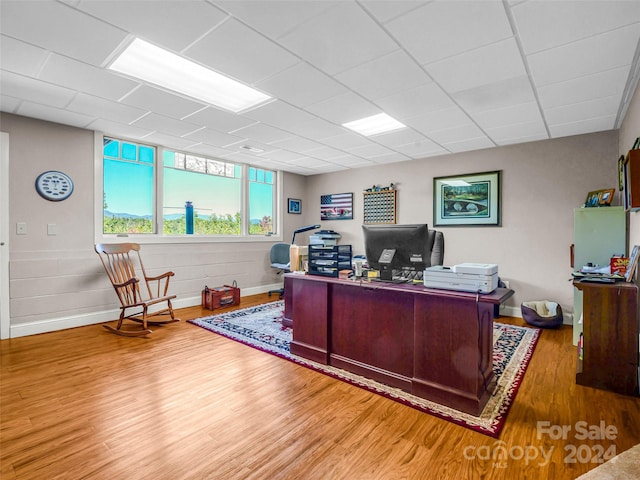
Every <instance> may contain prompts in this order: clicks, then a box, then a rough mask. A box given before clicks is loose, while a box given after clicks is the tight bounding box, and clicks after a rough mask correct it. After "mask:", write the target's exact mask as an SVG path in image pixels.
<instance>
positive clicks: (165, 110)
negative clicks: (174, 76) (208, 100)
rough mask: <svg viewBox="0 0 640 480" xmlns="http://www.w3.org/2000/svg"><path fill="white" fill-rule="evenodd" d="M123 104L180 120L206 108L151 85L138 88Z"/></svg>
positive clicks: (124, 99)
mask: <svg viewBox="0 0 640 480" xmlns="http://www.w3.org/2000/svg"><path fill="white" fill-rule="evenodd" d="M122 103H126V104H127V105H133V106H136V107H139V108H143V109H145V110H152V111H154V112H156V113H160V114H162V115H167V116H168V117H171V118H178V119H180V118H184V117H186V116H188V115H191V114H193V113H195V112H197V111H199V110H202V109H203V108H205V107H206V105H205V104H203V103H198V102H196V101H194V100H190V99H187V98H184V97H181V96H179V95H174V94H173V93H170V92H167V91H165V90H161V89H159V88H155V87H152V86H149V85H141V86H140V87H139V88H136V89H135V90H134V91H133V92H131V93H130V94H128V95H127V96H126V97H124V98H123V99H122Z"/></svg>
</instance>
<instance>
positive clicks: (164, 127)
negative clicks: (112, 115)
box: [132, 113, 198, 143]
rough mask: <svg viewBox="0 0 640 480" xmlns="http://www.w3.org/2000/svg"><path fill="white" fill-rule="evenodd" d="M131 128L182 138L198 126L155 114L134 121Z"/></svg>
mask: <svg viewBox="0 0 640 480" xmlns="http://www.w3.org/2000/svg"><path fill="white" fill-rule="evenodd" d="M132 125H133V126H135V127H138V128H146V129H147V130H153V131H158V132H160V133H163V134H167V135H172V136H175V137H182V136H183V135H186V134H187V133H190V132H193V131H195V130H197V129H198V125H195V124H193V123H187V122H182V121H180V120H175V119H173V118H170V117H165V116H164V115H158V114H157V113H150V114H149V115H145V116H144V117H142V118H140V119H138V120H136V121H135V122H134V123H133V124H132ZM192 143H193V141H192Z"/></svg>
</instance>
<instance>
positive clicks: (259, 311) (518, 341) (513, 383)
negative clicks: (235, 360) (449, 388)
mask: <svg viewBox="0 0 640 480" xmlns="http://www.w3.org/2000/svg"><path fill="white" fill-rule="evenodd" d="M283 309H284V302H283V301H282V300H280V301H277V302H271V303H266V304H263V305H259V306H257V307H249V308H243V309H239V310H233V311H230V312H226V313H220V314H217V315H211V316H208V317H203V318H197V319H195V320H189V323H193V324H194V325H197V326H199V327H202V328H205V329H207V330H210V331H212V332H215V333H218V334H220V335H223V336H225V337H228V338H231V339H233V340H236V341H238V342H241V343H244V344H246V345H249V346H251V347H253V348H257V349H259V350H262V351H265V352H268V353H271V354H273V355H277V356H279V357H282V358H285V359H287V360H290V361H293V362H296V363H298V364H300V365H304V366H306V367H308V368H311V369H313V370H316V371H318V372H322V373H324V374H325V375H329V376H332V377H334V378H337V379H339V380H342V381H344V382H348V383H350V384H352V385H356V386H358V387H361V388H365V389H367V390H369V391H371V392H374V393H377V394H379V395H383V396H385V397H387V398H390V399H392V400H395V401H397V402H400V403H403V404H405V405H408V406H411V407H413V408H415V409H418V410H420V411H423V412H425V413H429V414H431V415H435V416H437V417H440V418H443V419H445V420H448V421H450V422H454V423H456V424H458V425H462V426H464V427H467V428H470V429H473V430H476V431H478V432H481V433H484V434H486V435H489V436H492V437H496V438H497V437H498V436H499V435H500V431H501V430H502V427H503V426H504V422H505V419H506V415H507V413H508V411H509V408H510V407H511V405H512V403H513V400H514V398H515V396H516V393H517V391H518V388H519V387H520V383H521V382H522V378H523V376H524V373H525V371H526V369H527V366H528V365H529V361H530V360H531V355H532V354H533V350H534V349H535V346H536V343H537V341H538V337H539V335H540V330H538V329H534V328H528V327H518V326H514V325H505V324H501V323H496V322H494V330H493V341H494V343H493V370H494V373H495V375H496V378H497V389H496V393H495V394H494V395H492V396H491V397H490V399H489V402H488V403H487V405H486V406H485V408H484V410H483V411H482V413H481V414H480V416H478V417H476V416H473V415H470V414H468V413H464V412H460V411H458V410H455V409H453V408H450V407H446V406H444V405H440V404H438V403H434V402H431V401H429V400H426V399H424V398H421V397H417V396H415V395H412V394H410V393H407V392H405V391H403V390H400V389H398V388H394V387H389V386H387V385H384V384H382V383H379V382H376V381H373V380H370V379H368V378H365V377H362V376H360V375H356V374H354V373H350V372H347V371H345V370H341V369H339V368H335V367H332V366H330V365H322V364H319V363H316V362H312V361H310V360H307V359H305V358H301V357H298V356H296V355H292V354H291V352H290V350H289V345H290V343H291V340H292V337H293V330H292V329H291V328H288V327H284V326H283V325H282V318H283Z"/></svg>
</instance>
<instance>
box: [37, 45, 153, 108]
mask: <svg viewBox="0 0 640 480" xmlns="http://www.w3.org/2000/svg"><path fill="white" fill-rule="evenodd" d="M38 78H40V79H41V80H44V81H46V82H50V83H55V84H58V85H62V86H65V87H68V88H71V89H74V90H78V91H80V92H85V93H89V94H91V95H96V96H98V97H102V98H107V99H109V100H119V99H120V98H122V97H123V96H124V95H125V94H126V93H128V92H130V91H131V90H133V89H134V88H135V87H137V86H138V85H140V84H139V83H138V82H134V81H133V80H130V79H129V78H125V77H123V76H120V75H118V74H116V73H113V72H111V71H110V70H105V69H104V68H98V67H94V66H93V65H88V64H86V63H83V62H79V61H77V60H73V59H71V58H68V57H63V56H62V55H57V54H51V55H50V56H49V58H48V59H47V61H46V63H45V64H44V67H43V68H42V71H41V72H40V74H39V75H38Z"/></svg>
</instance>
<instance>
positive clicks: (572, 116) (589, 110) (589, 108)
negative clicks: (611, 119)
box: [545, 95, 620, 125]
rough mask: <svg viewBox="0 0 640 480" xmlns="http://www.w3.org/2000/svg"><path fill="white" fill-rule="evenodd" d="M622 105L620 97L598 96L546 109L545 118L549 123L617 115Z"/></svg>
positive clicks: (556, 123)
mask: <svg viewBox="0 0 640 480" xmlns="http://www.w3.org/2000/svg"><path fill="white" fill-rule="evenodd" d="M619 107H620V97H619V96H618V95H615V96H611V97H603V98H598V99H596V100H589V101H587V102H580V103H574V104H572V105H564V106H562V107H556V108H549V109H547V110H545V119H546V120H547V123H548V124H549V125H558V124H562V123H571V122H578V121H581V120H588V119H591V118H598V117H606V116H610V115H616V114H617V113H618V109H619Z"/></svg>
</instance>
